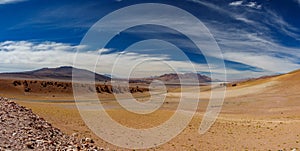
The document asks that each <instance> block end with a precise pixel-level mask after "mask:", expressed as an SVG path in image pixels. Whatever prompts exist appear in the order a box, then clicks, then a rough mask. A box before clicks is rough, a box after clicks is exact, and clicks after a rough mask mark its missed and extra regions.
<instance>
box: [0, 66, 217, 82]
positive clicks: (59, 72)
mask: <svg viewBox="0 0 300 151" xmlns="http://www.w3.org/2000/svg"><path fill="white" fill-rule="evenodd" d="M73 71H76V73H79V74H80V77H76V79H78V80H91V79H88V78H89V77H91V76H92V75H93V74H94V75H95V80H96V81H109V80H111V78H113V79H116V80H122V79H118V78H114V77H112V76H110V75H108V74H105V75H101V74H97V73H94V72H91V71H89V70H85V69H78V68H74V67H70V66H62V67H58V68H42V69H38V70H34V71H26V72H15V73H0V78H1V79H48V80H49V79H50V80H72V72H73ZM180 79H185V81H186V82H194V81H195V80H198V81H199V83H207V82H211V81H212V80H211V78H209V77H208V76H205V75H201V74H198V73H184V74H175V73H169V74H164V75H161V76H155V77H150V78H133V79H130V82H131V83H138V82H146V83H151V81H153V80H160V81H163V82H165V83H180V81H179V80H180Z"/></svg>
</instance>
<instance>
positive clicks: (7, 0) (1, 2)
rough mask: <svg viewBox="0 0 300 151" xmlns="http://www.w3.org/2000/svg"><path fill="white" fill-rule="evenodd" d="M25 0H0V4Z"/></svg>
mask: <svg viewBox="0 0 300 151" xmlns="http://www.w3.org/2000/svg"><path fill="white" fill-rule="evenodd" d="M23 1H26V0H0V5H4V4H13V3H18V2H23Z"/></svg>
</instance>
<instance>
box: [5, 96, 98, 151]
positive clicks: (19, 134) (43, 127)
mask: <svg viewBox="0 0 300 151" xmlns="http://www.w3.org/2000/svg"><path fill="white" fill-rule="evenodd" d="M0 127H1V128H0V150H47V151H48V150H66V151H76V150H91V151H92V150H103V149H101V148H98V147H96V146H95V145H94V144H93V143H94V141H93V140H92V139H90V138H83V139H79V138H78V137H77V136H76V135H72V136H68V135H66V134H64V133H63V132H61V131H60V130H59V129H57V128H54V127H53V126H52V125H51V124H50V123H48V122H46V121H45V120H44V119H43V118H40V117H39V116H37V115H35V114H34V113H33V112H32V111H31V110H30V109H27V108H25V107H23V106H19V105H18V104H16V103H15V102H12V101H10V100H8V99H6V98H2V97H0Z"/></svg>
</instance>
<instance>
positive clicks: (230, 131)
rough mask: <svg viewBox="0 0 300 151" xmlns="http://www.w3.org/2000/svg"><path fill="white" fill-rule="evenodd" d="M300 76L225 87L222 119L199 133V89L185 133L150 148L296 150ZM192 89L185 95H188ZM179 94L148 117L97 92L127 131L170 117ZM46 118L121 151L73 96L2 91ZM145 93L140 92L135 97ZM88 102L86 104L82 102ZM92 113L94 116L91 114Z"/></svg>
mask: <svg viewBox="0 0 300 151" xmlns="http://www.w3.org/2000/svg"><path fill="white" fill-rule="evenodd" d="M299 77H300V73H299V72H295V73H291V74H287V75H283V76H279V77H271V78H267V79H260V80H255V81H249V82H244V83H239V84H238V85H237V86H236V87H228V88H227V92H226V98H225V101H224V105H223V108H222V111H221V113H220V115H219V116H218V118H217V120H216V122H215V123H214V124H213V126H212V127H211V128H210V129H209V131H208V132H206V133H205V134H203V135H200V134H199V133H198V129H199V126H200V123H201V120H202V118H203V114H204V113H205V110H206V106H207V104H208V99H209V97H210V94H211V91H209V88H203V89H202V91H201V92H200V93H197V95H199V96H200V103H199V105H198V109H197V113H196V114H195V116H194V117H193V119H192V121H191V122H190V123H189V125H188V126H187V128H186V129H184V131H183V132H182V133H180V134H179V135H178V136H177V137H175V138H173V139H172V140H171V141H169V142H168V143H166V144H163V145H160V146H157V147H155V148H151V149H149V150H292V149H297V150H299V148H300V130H299V128H300V112H299V111H300V92H299V90H300V86H299V85H300V82H299V81H300V80H299ZM193 89H194V88H193V87H190V88H188V89H186V90H183V91H188V92H190V91H191V90H193ZM179 91H180V90H178V89H174V88H172V89H170V90H169V92H168V94H166V96H167V97H166V100H165V102H164V104H163V106H162V107H161V108H160V109H159V110H157V111H155V112H153V113H151V114H145V115H139V114H135V113H132V112H128V111H126V110H124V109H123V108H122V107H121V106H120V105H119V104H118V103H117V102H115V101H113V99H112V96H111V94H101V95H99V97H100V98H101V100H102V101H103V102H102V105H104V106H105V108H106V112H107V113H108V114H109V115H110V116H111V117H112V118H113V119H114V120H115V121H117V122H119V123H120V124H122V125H125V126H127V127H131V128H138V129H143V128H150V127H154V126H158V125H160V124H162V123H163V122H164V121H166V120H167V119H169V118H170V117H171V116H172V115H173V114H174V110H175V109H176V108H177V105H178V100H179V99H178V98H179V96H180V93H179ZM0 95H3V96H5V97H12V96H14V98H15V100H16V101H17V102H18V103H19V104H21V105H24V106H26V107H28V108H31V109H32V110H33V112H35V113H36V114H38V115H40V116H41V117H43V118H45V119H46V120H47V121H49V122H50V123H52V124H53V125H54V126H56V127H58V128H60V129H61V130H62V131H64V132H66V133H68V134H72V133H74V132H76V133H78V134H80V135H81V136H82V137H91V138H93V139H94V140H95V141H96V143H97V144H98V145H100V146H103V147H104V148H109V149H116V150H125V149H124V148H119V147H117V146H114V145H112V144H110V143H106V142H105V141H103V140H101V139H100V138H99V137H97V136H96V135H95V134H94V133H93V132H91V131H90V130H89V129H88V127H87V126H86V125H85V123H84V122H83V121H82V119H81V117H80V114H79V113H78V110H77V108H76V105H75V103H74V102H73V101H72V100H73V98H72V95H62V96H60V97H55V98H53V97H48V96H46V97H45V96H42V95H41V96H32V95H30V94H25V95H21V94H20V95H17V97H15V96H16V95H14V94H10V93H7V92H6V93H3V92H1V91H0ZM143 95H145V94H139V95H138V97H137V98H138V99H140V100H141V101H143V100H147V99H148V98H147V97H145V98H143ZM82 103H86V102H82ZM91 112H93V111H92V110H91Z"/></svg>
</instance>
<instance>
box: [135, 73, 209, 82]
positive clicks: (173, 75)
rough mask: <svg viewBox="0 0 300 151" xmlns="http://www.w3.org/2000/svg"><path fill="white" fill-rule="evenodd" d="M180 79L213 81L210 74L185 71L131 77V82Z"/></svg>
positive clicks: (177, 80)
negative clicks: (146, 76)
mask: <svg viewBox="0 0 300 151" xmlns="http://www.w3.org/2000/svg"><path fill="white" fill-rule="evenodd" d="M180 79H184V81H185V82H187V83H194V81H195V80H198V81H199V83H207V82H212V79H211V78H210V77H208V76H205V75H201V74H199V73H184V74H176V73H168V74H164V75H161V76H155V77H150V78H136V79H131V80H130V82H131V83H142V82H146V83H151V81H153V80H159V81H163V82H165V83H168V84H179V83H181V82H180Z"/></svg>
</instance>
